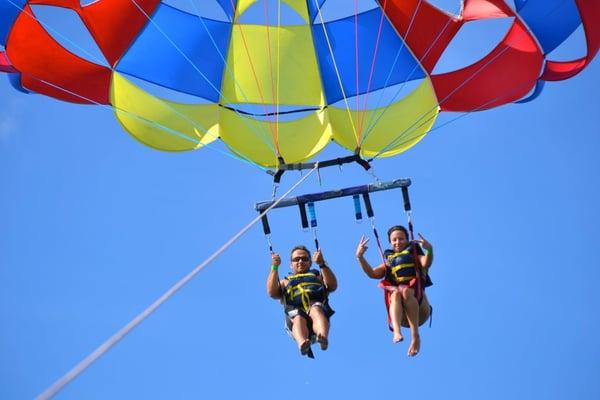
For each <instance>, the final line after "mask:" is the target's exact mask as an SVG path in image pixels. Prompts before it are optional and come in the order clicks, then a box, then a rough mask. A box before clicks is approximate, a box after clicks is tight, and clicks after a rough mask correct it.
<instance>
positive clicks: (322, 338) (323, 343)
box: [317, 335, 329, 351]
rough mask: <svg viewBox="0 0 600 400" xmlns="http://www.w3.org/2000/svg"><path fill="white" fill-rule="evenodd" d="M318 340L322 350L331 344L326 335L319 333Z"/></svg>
mask: <svg viewBox="0 0 600 400" xmlns="http://www.w3.org/2000/svg"><path fill="white" fill-rule="evenodd" d="M317 342H318V343H319V345H320V346H321V350H323V351H325V350H327V347H328V346H329V341H328V340H327V338H326V337H325V336H321V335H317Z"/></svg>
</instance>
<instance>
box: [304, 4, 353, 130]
mask: <svg viewBox="0 0 600 400" xmlns="http://www.w3.org/2000/svg"><path fill="white" fill-rule="evenodd" d="M313 1H314V3H315V7H316V8H317V13H318V15H319V20H320V21H321V27H322V28H323V34H324V35H325V41H326V42H327V48H328V49H329V54H331V60H332V61H333V69H334V70H335V75H336V77H337V80H338V85H340V90H341V92H342V97H343V98H344V104H345V105H346V112H347V114H348V119H349V120H350V125H351V126H352V132H353V133H354V137H355V138H357V140H358V134H357V131H356V126H355V125H354V119H353V118H352V113H351V112H350V105H349V104H348V96H346V91H345V90H344V84H343V83H342V77H341V75H340V69H339V68H338V65H337V61H336V60H335V54H334V53H333V47H332V46H331V40H330V38H329V34H328V33H327V28H326V27H325V20H324V18H323V12H322V11H321V6H320V5H319V1H318V0H313Z"/></svg>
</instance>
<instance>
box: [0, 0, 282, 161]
mask: <svg viewBox="0 0 600 400" xmlns="http://www.w3.org/2000/svg"><path fill="white" fill-rule="evenodd" d="M7 1H8V2H9V3H10V4H12V5H13V6H14V7H15V8H17V9H19V10H20V11H21V12H22V13H24V14H25V15H27V16H28V17H30V18H32V19H33V20H35V21H36V22H38V23H39V24H40V25H42V26H43V27H44V29H46V30H47V31H49V32H51V33H53V34H55V35H56V36H58V37H60V38H61V39H64V40H65V41H67V42H68V43H69V44H71V45H72V46H74V47H75V48H77V49H78V50H79V51H81V52H82V53H83V54H86V55H87V56H88V57H89V58H90V59H91V60H95V61H96V62H97V64H98V65H102V64H103V63H104V60H100V59H99V58H98V57H97V56H95V55H93V54H91V53H90V52H88V51H87V50H86V49H84V48H82V47H81V46H79V45H78V44H77V43H75V42H73V41H72V40H71V39H69V38H68V37H67V36H65V35H63V34H62V33H60V32H59V31H58V30H56V29H54V28H53V27H52V26H50V25H49V24H47V23H45V22H44V21H42V20H40V19H39V18H37V16H36V15H34V14H32V13H30V12H28V11H25V10H24V9H23V8H22V7H20V6H19V5H18V4H15V3H14V2H13V1H12V0H7ZM132 1H133V2H134V4H135V5H136V7H137V8H138V9H139V10H140V11H141V12H142V13H143V14H144V15H145V16H146V18H147V19H148V20H150V17H149V16H148V15H147V14H146V13H145V12H144V11H143V10H141V8H140V6H139V5H138V4H137V3H135V0H132ZM163 34H164V33H163ZM209 36H210V37H211V39H212V35H210V32H209ZM213 42H214V39H213ZM192 65H193V64H192ZM108 68H109V69H110V70H111V71H112V72H116V70H115V69H114V68H113V67H112V66H108ZM26 75H27V76H30V77H31V78H34V79H36V80H38V81H40V82H42V83H44V84H46V85H49V86H51V87H54V88H55V89H58V90H60V91H62V92H64V93H68V94H70V95H72V96H75V97H78V98H80V99H82V100H85V101H87V102H89V103H92V104H96V105H100V106H103V107H106V105H105V104H99V103H98V102H96V101H93V100H91V99H88V98H86V97H85V96H82V95H80V94H78V93H74V92H71V91H69V90H68V89H66V88H62V87H60V86H58V85H55V84H53V83H50V82H46V81H44V80H43V79H40V78H38V77H36V76H33V75H30V74H26ZM205 79H206V78H205ZM209 83H210V82H209ZM156 99H157V100H158V101H160V102H161V103H162V104H163V105H164V106H165V107H167V108H168V109H169V110H171V111H173V112H174V113H175V114H176V115H178V116H180V117H181V118H182V119H183V120H185V121H187V122H189V123H190V125H191V126H195V127H197V128H199V129H200V131H202V132H203V133H205V134H207V135H209V136H211V137H213V138H215V139H218V137H215V135H214V134H212V133H210V132H209V131H208V130H207V129H206V128H204V127H202V126H201V125H199V124H198V123H197V122H196V121H193V120H192V119H190V118H189V117H188V116H186V115H184V114H182V113H181V112H179V110H177V109H175V108H173V107H172V106H171V105H170V104H169V103H167V102H165V101H164V100H163V99H160V98H158V97H157V98H156ZM112 109H113V110H118V111H120V112H122V113H124V114H128V115H130V116H133V117H134V118H137V119H138V120H142V121H143V122H144V123H148V124H150V125H153V126H156V127H158V128H159V129H160V130H162V131H165V132H168V133H172V132H175V136H178V137H181V138H183V139H185V140H189V141H191V142H192V143H196V144H200V143H201V142H200V141H194V140H193V139H192V138H190V137H189V136H186V135H184V134H183V133H181V132H176V131H175V130H173V129H170V128H167V127H164V126H162V125H160V124H156V123H155V122H154V121H149V120H146V119H145V118H143V117H141V116H139V115H136V114H134V113H131V112H129V111H126V110H121V109H119V108H117V107H114V106H112ZM250 128H251V129H252V127H251V126H250ZM259 138H260V136H259ZM263 141H264V139H263ZM267 144H270V143H268V142H267ZM204 147H208V146H207V145H204ZM208 148H210V147H208ZM212 150H216V149H212ZM216 151H217V152H221V153H223V154H226V155H228V156H230V157H232V158H234V159H239V160H240V161H244V162H246V163H248V164H253V165H256V164H254V163H252V162H251V161H249V160H248V159H247V158H246V157H236V156H231V154H228V153H225V152H222V151H219V150H216ZM259 168H261V167H259ZM261 169H263V168H261Z"/></svg>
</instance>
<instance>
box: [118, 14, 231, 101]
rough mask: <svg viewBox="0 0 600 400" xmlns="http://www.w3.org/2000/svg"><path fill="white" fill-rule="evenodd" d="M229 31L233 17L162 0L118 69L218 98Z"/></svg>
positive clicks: (183, 89)
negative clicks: (180, 7) (217, 18)
mask: <svg viewBox="0 0 600 400" xmlns="http://www.w3.org/2000/svg"><path fill="white" fill-rule="evenodd" d="M230 35H231V23H229V22H220V21H214V20H211V19H207V18H202V17H199V16H197V15H192V14H188V13H186V12H184V11H181V10H178V9H176V8H173V7H171V6H168V5H165V4H163V3H161V4H160V5H159V7H158V8H157V10H156V12H155V13H154V15H153V16H152V20H151V21H150V22H148V24H147V25H146V27H145V28H144V29H143V30H142V32H141V33H140V35H139V36H138V37H137V39H136V40H135V42H133V44H132V45H131V47H130V48H129V49H128V50H127V52H126V53H125V55H124V56H123V58H122V59H121V60H120V61H119V63H118V64H117V66H116V70H117V71H118V72H122V73H125V74H128V75H131V76H135V77H137V78H140V79H143V80H146V81H148V82H152V83H155V84H157V85H160V86H164V87H167V88H170V89H173V90H176V91H179V92H182V93H187V94H191V95H194V96H199V97H202V98H205V99H207V100H210V101H213V102H218V101H219V97H220V93H221V80H222V77H223V70H224V65H225V62H224V58H225V57H226V56H227V48H228V45H229V38H230Z"/></svg>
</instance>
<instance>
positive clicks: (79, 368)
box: [37, 167, 316, 400]
mask: <svg viewBox="0 0 600 400" xmlns="http://www.w3.org/2000/svg"><path fill="white" fill-rule="evenodd" d="M315 169H316V167H315V168H314V169H313V170H312V171H310V172H309V173H308V174H306V175H305V176H304V177H303V178H301V179H300V180H299V181H298V182H296V183H295V184H294V185H293V186H292V187H291V188H290V189H289V190H288V191H287V192H286V193H285V194H283V196H281V197H280V198H279V199H277V200H276V201H275V202H273V204H272V205H271V206H270V207H269V208H267V209H265V210H264V211H263V212H262V213H261V214H260V215H258V216H257V217H256V218H254V219H253V220H252V221H250V222H249V223H248V224H247V225H246V226H244V227H243V228H242V229H241V230H240V231H239V232H238V233H236V234H235V235H234V236H232V237H231V239H229V240H228V241H227V242H226V243H225V244H223V245H222V246H221V247H220V248H219V249H218V250H216V251H215V252H214V253H212V254H211V255H210V256H209V257H208V258H207V259H206V260H204V261H203V262H202V263H201V264H199V265H198V266H197V267H195V268H194V269H193V270H192V271H191V272H190V273H188V274H187V275H186V276H184V277H183V278H182V279H181V280H179V281H178V282H177V283H176V284H175V285H173V286H172V287H171V288H170V289H169V290H167V291H166V292H165V293H164V294H163V295H162V296H160V297H159V298H158V299H157V300H155V301H154V302H153V303H152V304H151V305H150V306H149V307H148V308H146V309H145V310H144V311H142V312H141V313H140V314H139V315H138V316H136V317H135V318H134V319H132V320H131V321H130V322H129V323H128V324H127V325H125V326H124V327H123V328H121V329H120V330H119V331H118V332H117V333H115V334H114V335H113V336H112V337H110V338H109V339H108V340H107V341H106V342H104V343H103V344H102V345H100V346H99V347H98V348H97V349H96V350H94V351H93V352H92V353H91V354H89V355H88V356H87V357H86V358H84V359H83V360H82V361H81V362H80V363H79V364H77V365H76V366H75V367H74V368H73V369H71V370H70V371H69V372H67V373H66V374H65V375H64V376H63V377H61V378H60V379H59V380H57V381H56V382H54V383H53V384H52V386H50V387H49V388H48V389H46V390H45V391H44V392H43V393H42V394H40V395H39V396H38V397H37V400H47V399H50V398H52V397H54V396H55V395H56V394H57V393H58V392H59V391H60V390H61V389H62V388H64V387H65V385H67V384H68V383H70V382H71V381H73V379H75V378H77V376H79V375H80V374H81V373H82V372H83V371H84V370H85V369H86V368H88V367H89V366H90V365H92V364H93V363H94V362H95V361H96V360H98V358H100V357H101V356H102V355H104V353H106V352H107V351H108V350H110V349H111V348H112V347H114V346H115V345H116V344H117V343H118V342H120V341H121V340H122V339H123V338H124V337H125V336H126V335H127V334H129V333H130V332H131V331H132V330H133V329H135V328H136V327H137V326H138V325H139V324H141V323H142V322H143V321H144V320H145V319H146V318H148V317H149V316H150V315H152V313H154V312H155V311H156V310H157V309H158V308H159V307H160V306H161V305H163V304H164V303H165V302H166V301H167V300H169V299H170V298H171V297H173V295H174V294H175V293H177V292H178V291H179V290H180V289H181V288H183V287H184V286H185V285H186V284H188V283H189V282H190V281H191V280H192V279H193V278H194V277H195V276H196V275H198V273H200V272H201V271H202V270H203V269H204V268H205V267H206V266H207V265H209V264H210V263H211V262H213V261H214V260H215V259H216V258H217V257H219V256H220V255H221V254H222V253H223V252H224V251H225V250H227V249H228V248H229V247H231V246H232V245H233V244H234V243H235V242H236V241H237V240H238V239H239V238H241V237H242V236H243V235H244V234H246V232H248V230H250V228H252V227H253V226H254V225H255V224H256V223H257V222H258V221H259V220H261V219H262V217H263V216H266V214H267V213H268V212H269V211H270V210H271V209H272V208H274V207H276V206H277V204H279V202H281V201H282V200H283V199H284V198H285V196H287V195H288V194H290V193H291V192H293V191H294V190H295V189H296V188H297V187H298V186H300V185H301V184H302V183H303V182H304V181H305V180H306V179H307V178H308V177H309V176H310V175H311V174H312V173H313V172H314V171H315Z"/></svg>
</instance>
